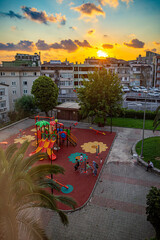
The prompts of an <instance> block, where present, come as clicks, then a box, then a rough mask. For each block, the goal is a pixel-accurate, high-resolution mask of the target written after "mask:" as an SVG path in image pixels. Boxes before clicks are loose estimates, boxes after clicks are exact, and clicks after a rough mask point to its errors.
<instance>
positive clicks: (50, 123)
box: [30, 115, 77, 160]
mask: <svg viewBox="0 0 160 240" xmlns="http://www.w3.org/2000/svg"><path fill="white" fill-rule="evenodd" d="M35 127H36V133H35V134H36V136H37V149H36V150H35V151H33V152H31V153H30V156H31V155H33V154H35V153H38V152H40V151H41V152H44V153H45V152H46V153H47V154H48V156H49V158H50V159H51V160H55V159H56V155H55V153H54V151H58V150H59V149H60V147H61V145H64V144H65V142H66V145H67V146H68V145H69V144H71V145H73V146H76V145H77V138H76V137H75V136H74V135H73V134H72V133H71V127H70V128H64V124H63V123H60V122H58V119H54V117H43V116H39V115H38V116H35Z"/></svg>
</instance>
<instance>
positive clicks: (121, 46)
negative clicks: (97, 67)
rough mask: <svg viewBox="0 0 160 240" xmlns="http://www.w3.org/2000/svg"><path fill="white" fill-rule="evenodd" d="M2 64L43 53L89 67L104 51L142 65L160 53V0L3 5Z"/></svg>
mask: <svg viewBox="0 0 160 240" xmlns="http://www.w3.org/2000/svg"><path fill="white" fill-rule="evenodd" d="M0 23H1V24H0V30H1V31H0V33H1V34H0V36H1V38H0V61H7V60H14V56H15V54H16V53H17V52H18V53H29V54H32V53H35V52H37V53H38V52H41V59H42V61H47V60H54V59H59V60H62V61H64V60H65V59H66V58H67V59H68V60H69V61H70V62H75V61H78V62H83V61H84V59H85V58H86V57H97V52H98V51H99V50H101V51H102V52H101V53H102V55H103V53H105V54H106V55H108V56H109V57H116V58H120V59H125V60H131V59H136V57H137V56H138V55H139V54H141V55H142V56H144V55H145V51H146V50H150V51H154V52H157V53H160V0H88V1H85V0H45V1H42V0H32V1H31V0H0Z"/></svg>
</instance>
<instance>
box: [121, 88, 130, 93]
mask: <svg viewBox="0 0 160 240" xmlns="http://www.w3.org/2000/svg"><path fill="white" fill-rule="evenodd" d="M122 91H123V92H130V89H129V88H128V87H123V88H122Z"/></svg>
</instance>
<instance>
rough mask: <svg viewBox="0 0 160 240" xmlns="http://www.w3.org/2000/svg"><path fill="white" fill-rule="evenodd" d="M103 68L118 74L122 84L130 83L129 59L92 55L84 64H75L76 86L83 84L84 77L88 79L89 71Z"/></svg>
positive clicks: (127, 84)
mask: <svg viewBox="0 0 160 240" xmlns="http://www.w3.org/2000/svg"><path fill="white" fill-rule="evenodd" d="M102 68H105V69H107V71H111V72H112V73H116V74H118V77H119V78H120V80H121V84H122V86H129V85H130V65H129V64H128V62H127V61H124V60H118V59H115V58H106V59H96V58H94V57H92V58H87V59H85V61H84V63H83V64H78V63H76V64H74V65H73V73H74V87H75V88H76V87H79V86H81V85H82V81H83V78H85V79H86V80H87V79H88V73H92V72H93V71H95V70H96V69H102Z"/></svg>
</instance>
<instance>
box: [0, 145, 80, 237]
mask: <svg viewBox="0 0 160 240" xmlns="http://www.w3.org/2000/svg"><path fill="white" fill-rule="evenodd" d="M28 145H29V143H28V142H25V143H23V144H22V146H21V147H20V148H19V149H17V147H16V144H12V145H10V146H9V147H8V148H7V149H6V150H3V149H1V148H0V239H2V240H18V239H22V238H23V239H24V236H25V237H26V238H25V239H34V240H39V239H43V240H47V239H48V237H47V235H46V234H45V231H44V230H43V229H42V228H41V227H40V225H39V222H38V220H36V219H34V218H33V212H34V210H35V209H37V208H40V207H42V208H47V209H51V210H53V211H56V212H57V213H58V214H59V216H60V219H61V221H62V223H63V224H64V225H67V224H68V218H67V216H66V215H65V214H64V212H63V211H61V210H59V209H58V207H57V202H62V203H64V204H67V205H68V206H71V207H72V208H73V209H74V208H75V206H76V202H75V201H74V200H73V199H72V198H70V197H66V196H55V195H52V194H50V193H49V192H48V191H46V190H45V188H46V187H52V188H54V189H57V190H60V188H59V186H58V185H57V184H56V183H55V182H54V181H52V180H51V179H47V178H46V176H47V175H49V174H58V173H62V174H63V173H64V169H63V168H62V167H60V166H58V165H48V164H46V165H39V166H33V164H34V163H35V162H37V161H38V160H39V159H41V158H42V157H43V158H44V157H46V155H45V154H44V153H37V154H35V155H32V156H31V157H26V158H25V157H24V154H25V152H26V150H27V148H28ZM31 213H32V216H31ZM22 236H23V237H22Z"/></svg>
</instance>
